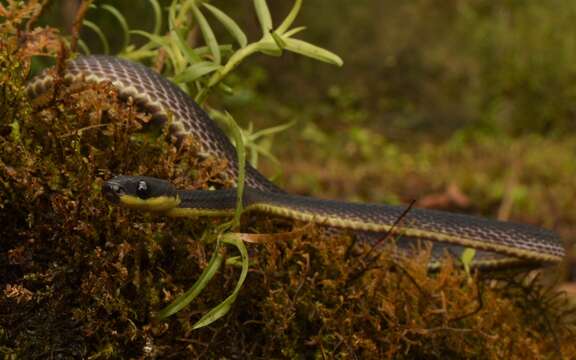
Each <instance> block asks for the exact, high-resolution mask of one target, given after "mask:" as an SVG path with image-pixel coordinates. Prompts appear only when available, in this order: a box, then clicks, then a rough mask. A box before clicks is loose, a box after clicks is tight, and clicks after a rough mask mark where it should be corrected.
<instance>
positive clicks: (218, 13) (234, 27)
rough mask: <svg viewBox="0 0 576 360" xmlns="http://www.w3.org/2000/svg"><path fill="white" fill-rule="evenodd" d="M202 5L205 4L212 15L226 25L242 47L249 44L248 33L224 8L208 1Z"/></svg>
mask: <svg viewBox="0 0 576 360" xmlns="http://www.w3.org/2000/svg"><path fill="white" fill-rule="evenodd" d="M202 5H204V7H205V8H206V9H208V10H209V11H210V12H211V13H212V15H214V17H215V18H216V19H218V21H220V22H221V23H222V25H224V27H225V28H226V30H228V32H229V33H230V35H232V36H233V37H234V38H235V39H236V41H237V42H238V45H240V47H241V48H243V47H244V46H246V45H247V44H248V38H247V37H246V34H245V33H244V31H242V29H240V26H238V24H236V22H235V21H234V20H233V19H232V18H231V17H229V16H228V15H226V13H224V12H223V11H222V10H220V9H218V8H217V7H214V6H212V5H210V4H208V3H204V4H202Z"/></svg>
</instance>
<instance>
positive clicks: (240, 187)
mask: <svg viewBox="0 0 576 360" xmlns="http://www.w3.org/2000/svg"><path fill="white" fill-rule="evenodd" d="M222 119H223V120H224V121H225V123H226V126H228V128H229V129H230V132H231V133H232V139H233V140H234V143H235V144H236V153H237V156H238V184H237V185H236V186H237V190H236V194H237V195H236V197H237V199H236V212H235V214H234V226H239V225H240V217H241V216H242V211H243V201H242V199H243V198H244V179H245V177H246V149H245V148H244V137H243V136H242V129H240V126H238V123H237V122H236V120H234V118H233V117H232V115H230V113H228V112H227V111H226V112H225V113H224V116H223V117H222Z"/></svg>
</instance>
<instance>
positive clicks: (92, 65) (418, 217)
mask: <svg viewBox="0 0 576 360" xmlns="http://www.w3.org/2000/svg"><path fill="white" fill-rule="evenodd" d="M64 78H65V80H66V81H68V82H77V81H89V82H110V83H112V85H113V86H114V87H116V88H117V90H118V93H119V96H120V97H121V98H128V97H132V99H133V100H134V102H135V103H136V104H137V105H139V106H141V107H142V109H143V110H145V111H146V112H148V113H150V115H151V118H152V120H153V121H156V122H159V123H167V119H168V116H169V114H170V116H171V121H170V128H169V133H170V134H171V135H172V136H173V137H174V138H175V139H176V140H178V139H182V138H183V137H184V136H188V135H192V137H193V139H194V140H195V141H196V142H197V144H198V146H199V147H200V150H201V151H202V152H204V153H206V154H208V155H210V156H214V157H217V158H221V159H225V160H226V161H227V163H228V164H229V166H228V167H227V168H226V170H225V172H226V175H227V176H228V177H229V178H230V179H231V180H235V179H237V176H238V163H237V157H236V151H235V148H234V146H233V145H232V144H231V142H230V141H229V140H228V138H227V137H226V135H225V134H224V133H223V132H222V130H220V129H219V128H218V126H217V125H216V124H215V123H214V121H213V120H212V119H210V118H209V117H208V115H207V114H206V113H205V112H204V111H203V110H202V109H201V108H200V107H199V106H198V105H197V104H196V103H195V102H194V101H193V100H192V99H191V98H190V97H189V96H188V95H187V94H186V93H185V92H183V91H182V90H181V89H180V88H178V87H177V86H176V85H174V84H172V83H171V82H170V81H168V80H167V79H165V78H164V77H162V76H161V75H159V74H157V73H156V72H154V71H152V70H151V69H149V68H147V67H145V66H143V65H140V64H136V63H133V62H130V61H126V60H122V59H119V58H116V57H111V56H101V55H98V56H80V57H77V58H76V59H74V60H71V61H69V62H68V63H67V66H66V69H65V75H64ZM53 82H54V78H53V76H52V75H50V72H44V73H42V74H41V75H39V76H37V77H36V78H34V79H32V80H31V81H30V82H29V84H28V87H27V91H28V94H29V96H30V97H31V98H35V97H37V96H38V95H40V94H42V93H44V92H46V91H47V89H49V88H50V86H51V85H52V84H53ZM142 183H144V184H145V185H146V186H148V187H152V188H153V190H154V191H157V192H159V196H160V195H162V196H167V195H170V196H175V198H177V199H178V202H177V203H176V204H174V206H175V209H173V211H169V212H166V214H167V215H172V216H193V215H194V216H201V215H225V214H226V213H229V212H231V211H233V209H234V207H235V204H236V203H235V198H236V191H235V190H234V189H229V190H217V191H202V190H196V191H183V190H176V189H174V188H173V187H172V186H171V185H170V184H169V183H167V182H165V181H163V180H159V179H154V178H147V177H129V176H124V177H119V178H117V179H113V180H111V181H109V182H107V183H106V185H105V186H104V193H105V195H106V194H108V196H107V197H108V198H114V196H115V195H114V194H113V193H114V192H116V195H119V194H118V193H117V192H118V191H121V192H122V194H120V195H130V196H133V197H135V198H136V197H137V191H136V187H135V186H137V184H142ZM245 184H246V187H247V188H246V193H245V198H244V205H245V206H246V208H247V210H252V211H259V212H263V213H267V214H271V215H277V216H282V217H288V218H292V219H295V220H303V221H309V222H316V223H318V224H321V225H325V226H329V227H334V228H341V229H345V230H350V231H352V232H357V233H358V234H365V233H372V234H382V233H386V232H388V231H392V233H393V234H394V235H395V236H396V238H397V240H396V241H397V243H398V245H399V247H401V248H402V247H403V248H406V247H408V246H409V245H412V244H414V243H415V240H417V241H419V240H424V241H430V242H432V244H434V247H435V248H436V253H439V252H443V251H449V252H452V251H454V252H456V253H458V254H460V253H462V251H463V249H465V248H473V249H476V250H477V256H476V258H475V260H474V263H473V265H475V266H476V267H479V268H481V267H484V266H486V267H495V268H507V267H510V266H511V265H514V264H526V265H528V264H530V265H531V266H541V265H545V264H550V263H557V262H559V261H561V259H562V258H563V257H564V253H565V250H564V247H563V245H562V242H561V241H560V239H559V238H558V236H557V235H556V234H555V233H554V232H551V231H548V230H545V229H542V228H538V227H534V226H530V225H526V224H516V223H511V222H502V221H497V220H489V219H486V218H482V217H476V216H469V215H463V214H456V213H449V212H442V211H436V210H428V209H411V210H410V211H409V212H408V213H407V214H406V215H405V216H404V218H403V219H402V221H401V222H400V223H399V224H398V225H396V226H394V224H395V222H396V220H397V219H398V217H399V216H400V215H402V213H403V212H404V210H405V209H406V207H403V206H389V205H381V204H358V203H350V202H343V201H335V200H322V199H318V198H312V197H304V196H298V195H293V194H288V193H286V192H284V191H283V190H282V189H280V188H279V187H277V186H276V185H274V184H273V183H272V182H270V181H269V180H268V179H266V178H265V177H264V176H263V175H262V174H260V173H259V172H258V171H257V170H256V169H255V168H253V167H252V166H250V165H249V164H246V180H245ZM116 200H118V199H116ZM142 200H146V199H144V198H143V199H142Z"/></svg>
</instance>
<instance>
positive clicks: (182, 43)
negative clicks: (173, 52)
mask: <svg viewBox="0 0 576 360" xmlns="http://www.w3.org/2000/svg"><path fill="white" fill-rule="evenodd" d="M170 35H171V36H173V37H174V41H175V42H176V45H177V48H178V50H180V52H181V53H183V54H184V55H185V56H186V60H187V62H188V63H195V62H200V61H202V58H201V57H200V55H198V54H197V53H196V50H195V49H193V48H191V47H190V46H189V45H188V44H187V43H186V39H185V37H184V34H183V30H182V29H174V30H172V32H171V34H170Z"/></svg>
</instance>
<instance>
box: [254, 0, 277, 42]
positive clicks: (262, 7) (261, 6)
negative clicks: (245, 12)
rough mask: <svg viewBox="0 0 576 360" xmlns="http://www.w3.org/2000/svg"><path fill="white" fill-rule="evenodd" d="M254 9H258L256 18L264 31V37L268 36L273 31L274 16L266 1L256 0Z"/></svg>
mask: <svg viewBox="0 0 576 360" xmlns="http://www.w3.org/2000/svg"><path fill="white" fill-rule="evenodd" d="M254 8H255V9H256V16H257V17H258V22H259V23H260V28H261V29H262V36H266V35H267V34H268V32H269V31H270V30H272V26H273V25H272V16H271V15H270V9H268V4H266V0H254Z"/></svg>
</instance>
